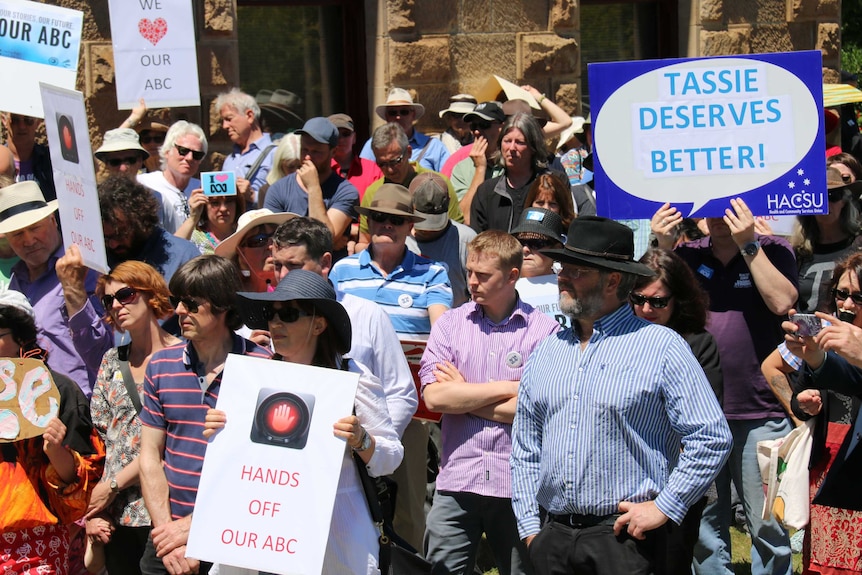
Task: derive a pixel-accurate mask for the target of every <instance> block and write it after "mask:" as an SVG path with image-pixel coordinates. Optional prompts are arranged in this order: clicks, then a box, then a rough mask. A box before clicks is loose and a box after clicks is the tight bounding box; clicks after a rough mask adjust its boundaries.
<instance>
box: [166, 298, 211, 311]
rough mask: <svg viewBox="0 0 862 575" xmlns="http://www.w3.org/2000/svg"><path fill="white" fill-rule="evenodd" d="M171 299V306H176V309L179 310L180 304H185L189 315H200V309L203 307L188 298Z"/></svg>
mask: <svg viewBox="0 0 862 575" xmlns="http://www.w3.org/2000/svg"><path fill="white" fill-rule="evenodd" d="M169 299H170V300H171V305H172V306H174V309H177V308H178V307H179V306H180V304H183V305H184V306H185V308H186V309H187V310H188V312H189V313H198V309H199V308H200V307H201V306H202V305H203V304H202V303H198V301H197V300H195V299H192V298H190V297H188V296H183V297H178V296H171V297H170V298H169Z"/></svg>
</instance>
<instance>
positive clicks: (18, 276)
mask: <svg viewBox="0 0 862 575" xmlns="http://www.w3.org/2000/svg"><path fill="white" fill-rule="evenodd" d="M63 254H64V250H63V246H62V245H60V247H58V248H57V251H55V252H54V253H53V255H51V257H50V258H48V269H47V271H45V273H43V274H42V275H41V276H39V277H38V278H36V279H35V280H34V281H30V272H29V270H28V269H27V264H26V263H24V262H23V261H20V262H18V263H17V264H15V265H14V266H12V279H11V280H10V281H9V289H13V290H17V291H20V292H21V293H23V294H24V295H25V296H27V299H29V300H30V304H31V305H32V306H33V312H34V313H35V315H36V341H37V342H38V344H39V347H41V348H42V349H44V350H45V351H47V352H48V365H50V366H51V369H53V370H55V371H58V372H60V373H62V374H63V375H66V376H68V377H69V378H70V379H71V380H72V381H74V382H75V383H76V384H78V387H80V388H81V391H83V392H84V395H86V396H87V397H90V395H91V394H92V393H93V385H95V383H96V376H97V374H98V373H99V365H101V363H102V356H104V355H105V352H106V351H108V350H109V349H111V347H113V345H114V332H113V330H112V329H111V327H110V326H109V325H108V324H106V323H105V322H104V321H103V320H102V315H103V309H102V304H101V303H99V298H98V297H96V293H95V292H96V280H97V278H98V274H97V273H96V272H94V271H93V270H88V271H87V275H86V277H85V278H84V287H85V289H86V290H87V296H88V300H87V302H86V303H85V304H84V307H83V308H81V309H80V310H78V312H77V313H76V314H75V315H73V316H72V317H69V313H68V311H66V300H65V298H64V297H63V287H62V286H61V285H60V279H59V278H58V277H57V271H56V265H57V260H58V259H60V257H62V256H63Z"/></svg>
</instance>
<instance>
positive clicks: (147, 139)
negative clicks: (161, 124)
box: [141, 134, 203, 157]
mask: <svg viewBox="0 0 862 575" xmlns="http://www.w3.org/2000/svg"><path fill="white" fill-rule="evenodd" d="M153 142H155V143H156V144H164V143H165V135H164V134H158V135H155V136H141V143H142V144H151V143H153ZM183 155H185V154H183ZM201 157H203V156H201Z"/></svg>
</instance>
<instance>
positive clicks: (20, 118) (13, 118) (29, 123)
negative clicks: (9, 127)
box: [9, 114, 36, 126]
mask: <svg viewBox="0 0 862 575" xmlns="http://www.w3.org/2000/svg"><path fill="white" fill-rule="evenodd" d="M9 119H10V120H11V122H12V123H13V124H17V123H18V122H24V124H25V125H27V126H32V125H33V124H35V123H36V118H31V117H30V116H19V115H18V114H12V115H11V116H10V117H9Z"/></svg>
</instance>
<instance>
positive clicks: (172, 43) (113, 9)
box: [108, 0, 201, 110]
mask: <svg viewBox="0 0 862 575" xmlns="http://www.w3.org/2000/svg"><path fill="white" fill-rule="evenodd" d="M108 7H109V9H110V13H111V43H112V45H113V47H114V74H115V77H116V85H117V107H118V108H119V109H121V110H130V109H132V108H134V107H135V106H137V105H138V101H139V100H140V99H141V98H144V100H146V102H147V106H149V107H150V108H158V107H169V106H200V104H201V98H200V88H199V82H198V60H197V50H196V47H195V28H194V19H193V17H192V3H191V0H108Z"/></svg>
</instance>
